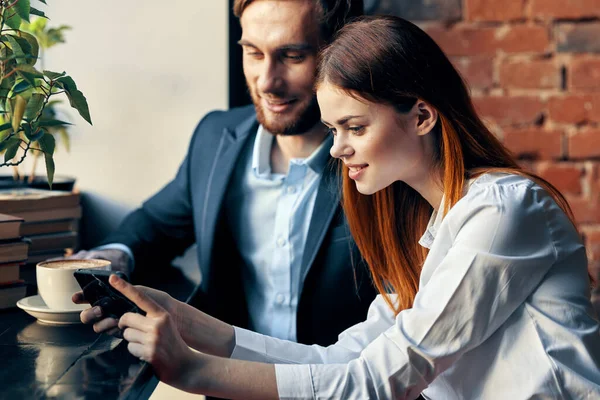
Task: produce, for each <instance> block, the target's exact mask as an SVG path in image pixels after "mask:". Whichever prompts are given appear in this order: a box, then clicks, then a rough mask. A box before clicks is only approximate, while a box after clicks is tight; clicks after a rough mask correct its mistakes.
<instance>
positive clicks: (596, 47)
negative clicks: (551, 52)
mask: <svg viewBox="0 0 600 400" xmlns="http://www.w3.org/2000/svg"><path fill="white" fill-rule="evenodd" d="M598 13H599V14H600V10H599V11H598ZM599 37H600V22H596V21H595V22H578V23H575V24H573V23H566V24H559V25H558V26H557V27H556V38H557V42H556V43H557V46H556V48H557V50H558V51H559V52H568V53H600V41H599V40H598V38H599Z"/></svg>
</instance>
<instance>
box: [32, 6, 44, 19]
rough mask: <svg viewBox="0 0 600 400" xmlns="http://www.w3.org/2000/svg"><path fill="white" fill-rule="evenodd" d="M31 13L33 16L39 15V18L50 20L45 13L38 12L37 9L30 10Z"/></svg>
mask: <svg viewBox="0 0 600 400" xmlns="http://www.w3.org/2000/svg"><path fill="white" fill-rule="evenodd" d="M29 12H30V13H31V14H33V15H37V16H38V17H42V18H48V17H46V14H44V12H43V11H40V10H38V9H37V8H34V7H31V9H30V10H29Z"/></svg>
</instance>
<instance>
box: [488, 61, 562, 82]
mask: <svg viewBox="0 0 600 400" xmlns="http://www.w3.org/2000/svg"><path fill="white" fill-rule="evenodd" d="M500 85H501V86H502V87H505V88H521V89H554V88H559V87H560V86H561V76H560V68H559V66H558V65H557V64H556V62H555V61H554V60H533V61H521V62H514V61H512V62H510V61H509V62H506V63H504V64H502V65H501V66H500Z"/></svg>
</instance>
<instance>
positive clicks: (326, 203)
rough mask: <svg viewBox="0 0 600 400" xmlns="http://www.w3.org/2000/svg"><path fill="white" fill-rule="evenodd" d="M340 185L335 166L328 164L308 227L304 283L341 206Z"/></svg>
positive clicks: (304, 256)
mask: <svg viewBox="0 0 600 400" xmlns="http://www.w3.org/2000/svg"><path fill="white" fill-rule="evenodd" d="M338 183H339V181H338V179H337V176H336V173H335V166H334V165H333V164H332V163H328V164H327V166H326V167H325V169H324V171H323V177H322V178H321V182H320V183H319V191H318V192H317V198H316V200H315V207H314V209H313V214H312V217H311V219H310V225H309V227H308V236H307V237H306V245H305V247H304V255H303V256H302V270H301V271H302V281H304V278H306V275H307V274H308V271H309V269H310V266H311V265H312V263H313V262H314V260H315V257H316V256H317V252H318V251H319V248H320V247H321V243H323V239H324V238H325V235H326V234H327V231H328V227H329V225H330V224H331V220H332V219H333V216H334V215H335V212H336V210H337V208H338V206H339V204H340V203H339V185H338Z"/></svg>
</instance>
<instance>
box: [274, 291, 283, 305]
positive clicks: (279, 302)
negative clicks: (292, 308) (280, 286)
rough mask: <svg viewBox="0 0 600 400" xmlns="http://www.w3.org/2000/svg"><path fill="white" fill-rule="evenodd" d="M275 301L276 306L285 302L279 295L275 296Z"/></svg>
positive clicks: (281, 295)
mask: <svg viewBox="0 0 600 400" xmlns="http://www.w3.org/2000/svg"><path fill="white" fill-rule="evenodd" d="M275 301H276V302H277V304H283V302H284V301H285V296H284V295H283V294H281V293H279V294H278V295H277V296H275Z"/></svg>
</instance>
